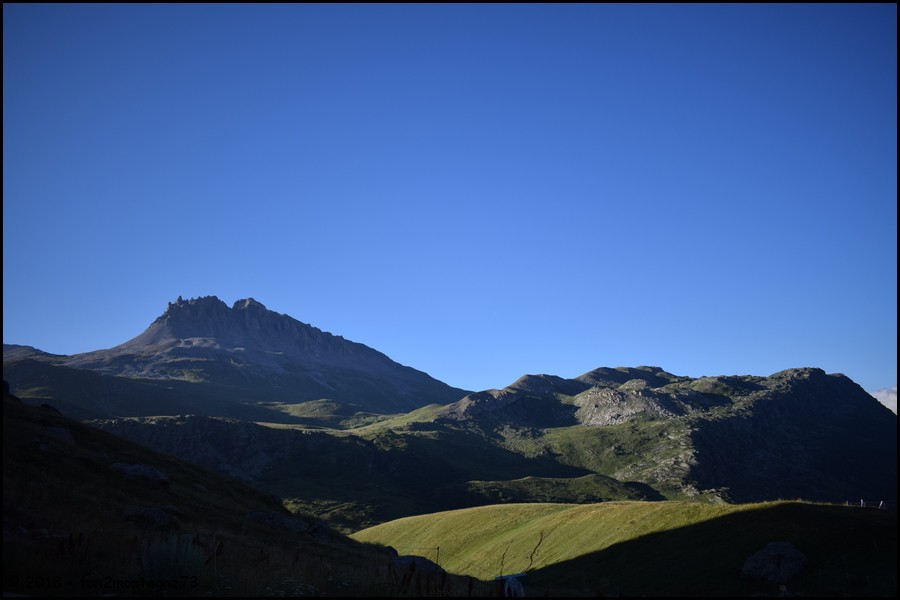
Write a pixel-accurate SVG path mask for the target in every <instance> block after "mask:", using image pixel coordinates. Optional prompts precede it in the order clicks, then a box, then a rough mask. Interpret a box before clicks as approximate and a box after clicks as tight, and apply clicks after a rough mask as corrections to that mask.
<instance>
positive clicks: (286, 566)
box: [3, 393, 494, 597]
mask: <svg viewBox="0 0 900 600" xmlns="http://www.w3.org/2000/svg"><path fill="white" fill-rule="evenodd" d="M3 576H4V578H3V592H4V595H26V596H107V595H111V596H135V595H137V596H148V597H149V596H163V595H167V596H287V595H292V596H303V595H329V596H380V595H441V596H446V595H450V596H454V595H467V594H473V595H490V594H491V593H493V592H494V590H493V588H492V586H490V585H489V584H485V583H482V582H480V581H477V580H475V579H471V578H468V577H455V576H450V575H447V574H446V573H444V572H443V571H441V570H440V569H437V568H436V567H434V566H433V565H429V564H428V563H427V562H423V561H421V560H419V559H415V558H404V557H398V556H397V555H396V553H395V552H392V551H391V550H390V549H387V548H379V547H375V546H369V545H365V544H361V543H358V542H354V541H352V540H349V539H348V538H346V537H344V536H342V535H340V534H337V533H335V532H334V531H332V530H331V529H330V528H328V527H327V526H326V525H324V524H322V523H321V522H320V521H318V520H316V519H314V518H311V517H303V516H298V515H293V514H291V513H289V512H288V511H287V510H286V509H285V508H284V507H283V506H282V504H281V502H280V501H279V500H278V499H277V498H276V497H274V496H272V495H270V494H267V493H263V492H259V491H257V490H255V489H253V488H251V487H249V486H247V485H246V484H244V483H242V482H240V481H238V480H236V479H233V478H229V477H225V476H222V475H219V474H216V473H213V472H210V471H207V470H205V469H202V468H200V467H197V466H194V465H191V464H189V463H186V462H183V461H181V460H178V459H176V458H173V457H166V456H162V455H159V454H157V453H155V452H153V451H151V450H148V449H146V448H144V447H142V446H138V445H136V444H134V443H131V442H128V441H126V440H123V439H121V438H119V437H117V436H113V435H110V434H107V433H105V432H101V431H97V430H96V429H94V428H92V427H88V426H86V425H83V424H81V423H78V422H75V421H72V420H70V419H68V418H66V417H63V416H61V415H60V414H59V413H58V412H57V411H56V410H54V409H52V408H49V407H45V408H38V407H31V406H27V405H25V404H23V403H21V402H20V401H19V400H18V399H16V398H14V397H11V396H9V395H8V394H6V393H4V399H3Z"/></svg>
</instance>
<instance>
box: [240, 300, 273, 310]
mask: <svg viewBox="0 0 900 600" xmlns="http://www.w3.org/2000/svg"><path fill="white" fill-rule="evenodd" d="M231 309H232V310H248V309H254V310H268V309H267V308H266V307H265V305H264V304H263V303H262V302H257V301H256V300H254V299H253V298H244V299H242V300H238V301H236V302H235V303H234V305H233V306H232V307H231Z"/></svg>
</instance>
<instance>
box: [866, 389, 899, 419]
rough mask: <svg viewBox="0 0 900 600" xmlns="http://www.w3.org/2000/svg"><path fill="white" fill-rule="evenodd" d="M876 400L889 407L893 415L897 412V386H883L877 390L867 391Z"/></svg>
mask: <svg viewBox="0 0 900 600" xmlns="http://www.w3.org/2000/svg"><path fill="white" fill-rule="evenodd" d="M869 393H870V394H872V396H874V397H875V399H876V400H878V401H879V402H881V403H882V404H884V405H885V406H887V407H888V408H889V409H891V412H893V413H894V414H895V415H896V414H897V386H896V385H895V386H894V387H889V388H884V389H881V390H878V391H877V392H869Z"/></svg>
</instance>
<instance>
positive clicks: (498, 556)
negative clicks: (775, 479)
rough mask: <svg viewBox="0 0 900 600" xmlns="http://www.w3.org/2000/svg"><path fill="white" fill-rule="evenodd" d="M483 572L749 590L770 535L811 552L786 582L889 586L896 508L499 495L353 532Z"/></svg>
mask: <svg viewBox="0 0 900 600" xmlns="http://www.w3.org/2000/svg"><path fill="white" fill-rule="evenodd" d="M352 537H353V538H354V539H356V540H359V541H365V542H371V543H379V544H384V545H389V546H392V547H394V548H396V549H397V550H398V551H399V552H401V553H417V554H421V555H423V556H427V557H428V558H430V559H432V560H436V561H439V562H440V564H441V566H442V567H444V568H445V569H447V570H448V571H450V572H452V573H459V574H467V575H471V576H475V577H479V578H481V579H489V578H493V577H496V576H499V575H501V574H511V573H519V572H526V573H527V575H526V576H525V577H524V578H523V579H522V582H523V583H524V584H525V585H526V586H528V587H529V588H531V590H532V593H538V592H539V593H541V594H550V595H565V594H571V595H598V594H602V595H610V594H623V595H649V596H660V595H665V596H669V595H695V596H717V595H751V594H776V593H777V592H778V591H779V590H778V586H777V585H775V584H771V583H765V582H762V581H759V580H752V579H749V578H747V577H745V576H743V575H742V572H741V568H742V566H743V563H744V561H745V560H746V559H747V558H749V557H750V556H751V555H753V554H754V553H756V552H758V551H759V550H762V549H763V548H764V547H765V546H766V545H767V544H768V543H770V542H773V541H788V542H791V543H792V544H793V545H794V546H795V547H796V548H797V549H798V550H800V551H801V552H803V553H804V554H805V555H806V556H807V557H808V563H807V565H806V567H805V569H804V570H803V572H801V573H800V574H799V575H797V576H796V577H795V578H794V579H792V580H791V581H790V582H788V588H789V591H792V592H794V591H795V592H797V593H800V594H802V595H807V596H823V595H855V596H883V595H887V596H890V595H896V587H897V584H896V565H897V517H896V511H895V510H877V509H860V508H857V507H845V506H835V505H825V504H813V503H805V502H785V501H778V502H766V503H759V504H740V505H733V504H709V503H700V502H680V501H679V502H605V503H601V504H589V505H572V504H518V505H516V504H505V505H494V506H482V507H477V508H470V509H463V510H456V511H449V512H442V513H436V514H431V515H422V516H415V517H407V518H404V519H398V520H396V521H392V522H389V523H384V524H382V525H378V526H376V527H372V528H370V529H366V530H363V531H360V532H358V533H356V534H354V535H353V536H352Z"/></svg>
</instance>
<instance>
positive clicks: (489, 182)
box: [3, 4, 897, 390]
mask: <svg viewBox="0 0 900 600" xmlns="http://www.w3.org/2000/svg"><path fill="white" fill-rule="evenodd" d="M896 56H897V7H896V5H893V4H868V5H836V4H825V5H781V4H762V5H745V4H734V5H728V4H725V5H712V6H706V5H606V4H596V5H558V4H555V5H536V4H526V5H514V4H513V5H510V4H503V5H477V4H476V5H471V4H470V5H160V6H155V5H115V6H106V5H80V6H79V5H17V4H4V6H3V341H4V342H6V343H16V344H27V345H32V346H36V347H38V348H41V349H43V350H45V351H49V352H55V353H61V354H73V353H77V352H85V351H89V350H95V349H99V348H107V347H111V346H114V345H116V344H119V343H121V342H124V341H126V340H127V339H130V338H131V337H134V336H136V335H138V334H139V333H141V331H143V329H144V328H145V327H147V326H148V325H149V324H150V322H151V321H152V320H153V319H154V318H156V317H157V316H159V315H160V314H161V313H162V312H163V311H164V310H165V307H166V303H167V302H170V301H173V300H174V299H175V298H176V297H177V296H179V295H181V296H183V297H185V298H189V297H196V296H206V295H216V296H218V297H219V298H221V299H222V300H224V301H225V302H227V303H228V304H231V303H232V302H234V301H235V300H237V299H239V298H246V297H254V298H256V299H257V300H259V301H260V302H262V303H264V304H265V305H266V306H267V307H268V308H270V309H272V310H275V311H277V312H281V313H286V314H289V315H291V316H292V317H294V318H296V319H298V320H300V321H303V322H306V323H311V324H313V325H315V326H317V327H319V328H321V329H323V330H325V331H330V332H332V333H335V334H338V335H343V336H344V337H346V338H348V339H352V340H354V341H357V342H361V343H364V344H367V345H369V346H372V347H374V348H376V349H378V350H380V351H382V352H384V353H386V354H387V355H388V356H390V357H391V358H393V359H394V360H397V361H398V362H401V363H403V364H407V365H410V366H412V367H415V368H417V369H421V370H424V371H426V372H428V373H429V374H431V375H432V376H434V377H437V378H438V379H441V380H443V381H445V382H447V383H450V384H451V385H455V386H458V387H463V388H467V389H485V388H491V387H503V386H505V385H508V384H509V383H511V382H513V381H514V380H515V379H517V378H518V377H519V376H520V375H522V374H525V373H552V374H556V375H560V376H563V377H575V376H577V375H580V374H582V373H584V372H586V371H589V370H591V369H593V368H596V367H600V366H610V367H614V366H637V365H656V366H660V367H662V368H664V369H666V370H667V371H670V372H673V373H676V374H678V375H689V376H701V375H727V374H754V375H769V374H771V373H774V372H776V371H779V370H782V369H786V368H791V367H801V366H816V367H820V368H823V369H825V370H826V371H828V372H839V373H844V374H846V375H848V376H849V377H851V378H853V379H854V380H855V381H856V382H857V383H859V384H860V385H862V386H863V387H864V388H866V389H868V390H875V389H879V388H883V387H888V386H893V385H896V383H897V368H896V365H897V316H896V315H897V258H896V256H897V170H896V163H897V62H896Z"/></svg>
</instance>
